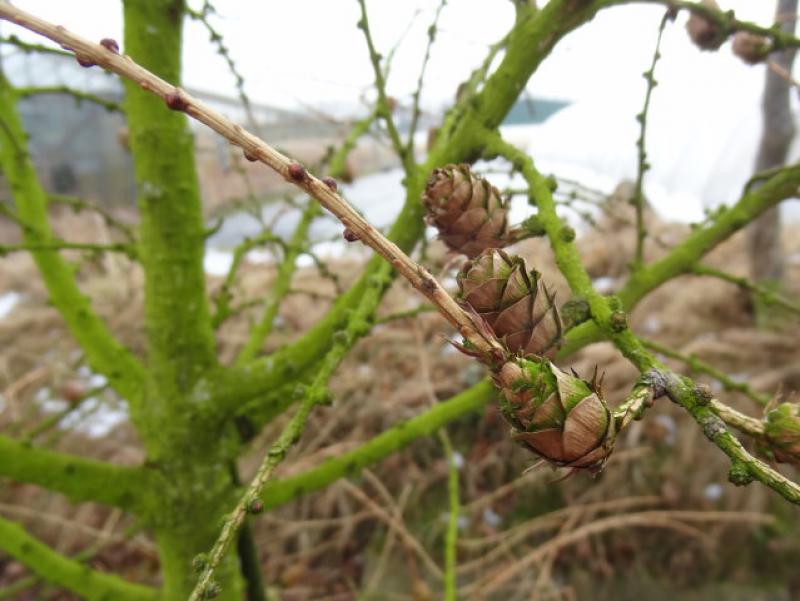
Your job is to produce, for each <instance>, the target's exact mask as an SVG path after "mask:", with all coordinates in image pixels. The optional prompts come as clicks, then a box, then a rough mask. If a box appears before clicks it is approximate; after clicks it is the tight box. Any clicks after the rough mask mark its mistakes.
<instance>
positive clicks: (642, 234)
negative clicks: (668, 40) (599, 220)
mask: <svg viewBox="0 0 800 601" xmlns="http://www.w3.org/2000/svg"><path fill="white" fill-rule="evenodd" d="M670 18H671V16H670V13H669V12H667V13H666V14H665V15H664V16H663V17H662V18H661V23H660V25H659V26H658V36H657V38H656V48H655V51H654V52H653V60H652V62H651V63H650V68H649V69H648V70H647V71H645V72H644V75H643V77H644V79H645V81H646V82H647V89H646V92H645V95H644V107H642V111H641V112H640V113H639V114H638V115H636V119H637V120H638V121H639V126H640V127H639V139H638V140H637V141H636V150H637V152H638V156H639V160H638V163H637V165H636V184H635V186H634V191H633V198H631V203H633V206H634V208H635V209H636V254H635V256H634V259H633V267H634V269H641V267H642V265H643V263H644V242H645V239H646V238H647V228H646V227H645V224H644V203H645V199H644V175H645V173H647V171H648V170H649V169H650V164H649V163H648V162H647V147H646V146H645V138H646V134H647V114H648V111H649V110H650V98H651V96H652V94H653V88H655V87H656V83H657V82H656V76H655V73H656V63H657V62H658V59H659V58H661V52H660V48H661V36H662V35H663V34H664V28H665V27H666V25H667V21H668V20H670Z"/></svg>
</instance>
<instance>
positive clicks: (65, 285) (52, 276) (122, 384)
mask: <svg viewBox="0 0 800 601" xmlns="http://www.w3.org/2000/svg"><path fill="white" fill-rule="evenodd" d="M26 139H27V137H26V135H25V130H24V128H23V126H22V121H21V119H20V117H19V113H18V111H17V108H16V103H15V97H14V93H13V89H12V88H11V86H10V84H9V83H8V81H6V79H5V78H4V77H3V75H2V74H1V73H0V168H2V171H3V172H4V173H5V176H6V179H7V181H8V183H9V185H10V187H11V192H12V195H13V198H14V202H15V204H16V209H17V215H18V216H19V218H20V219H21V220H22V222H24V223H26V224H28V225H29V226H30V227H28V228H23V239H24V242H25V244H26V245H29V246H33V247H36V246H37V245H50V244H53V242H54V237H53V233H52V230H51V228H50V222H49V219H48V215H47V196H46V194H45V191H44V190H43V189H42V186H41V184H40V183H39V179H38V177H37V175H36V171H35V169H34V166H33V162H32V161H31V158H30V155H29V153H28V150H27V148H26V146H25V140H26ZM32 255H33V259H34V261H35V262H36V266H37V267H38V268H39V272H40V273H41V275H42V279H43V280H44V283H45V286H47V291H48V293H49V294H50V300H51V302H52V303H53V305H54V306H55V307H56V309H57V310H58V311H59V313H60V314H61V316H62V318H63V319H64V321H65V322H66V324H67V327H68V328H69V331H70V333H71V334H72V335H73V337H74V338H75V340H77V342H78V344H79V345H80V346H81V348H82V349H83V350H84V352H85V353H86V356H87V358H88V361H89V364H90V365H91V367H92V369H93V370H94V371H96V372H98V373H100V374H103V375H104V376H106V377H107V378H108V379H109V382H110V383H111V385H112V386H113V387H114V389H115V390H117V392H119V393H120V395H122V396H123V397H125V398H126V399H128V400H129V401H130V402H131V404H132V406H135V404H136V403H137V402H138V401H139V400H140V399H141V398H142V395H143V392H142V383H143V381H144V378H145V371H144V368H143V367H142V365H141V364H140V363H139V361H138V360H137V359H136V358H135V357H134V356H133V354H132V353H131V352H130V351H129V350H128V349H127V348H125V347H124V346H122V345H121V344H120V343H119V342H118V341H117V340H116V339H115V338H114V336H113V335H112V334H111V332H110V331H109V330H108V328H107V326H106V325H105V323H103V321H102V320H101V319H100V318H99V317H98V316H97V315H96V314H95V312H94V311H93V310H92V307H91V303H90V302H89V299H88V298H87V297H86V296H85V295H84V294H83V293H82V292H81V290H80V289H79V288H78V285H77V283H76V281H75V275H74V271H73V269H72V267H71V266H70V265H69V264H68V263H67V262H66V261H64V259H63V258H61V257H60V256H59V255H58V253H57V252H54V251H51V250H34V251H33V253H32Z"/></svg>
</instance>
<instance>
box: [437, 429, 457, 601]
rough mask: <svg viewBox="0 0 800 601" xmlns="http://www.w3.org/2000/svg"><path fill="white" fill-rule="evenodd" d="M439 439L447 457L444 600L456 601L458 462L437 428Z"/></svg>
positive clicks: (448, 442)
mask: <svg viewBox="0 0 800 601" xmlns="http://www.w3.org/2000/svg"><path fill="white" fill-rule="evenodd" d="M439 439H440V440H441V442H442V446H443V447H444V453H445V457H446V458H447V497H448V502H449V511H448V515H447V532H446V535H445V543H444V598H445V601H456V597H457V592H458V586H457V583H456V561H457V555H456V551H457V544H458V515H459V513H460V511H461V501H460V499H459V493H458V464H457V463H456V456H455V452H454V451H453V445H452V444H451V442H450V437H449V436H448V435H447V430H446V429H445V428H442V429H441V430H439Z"/></svg>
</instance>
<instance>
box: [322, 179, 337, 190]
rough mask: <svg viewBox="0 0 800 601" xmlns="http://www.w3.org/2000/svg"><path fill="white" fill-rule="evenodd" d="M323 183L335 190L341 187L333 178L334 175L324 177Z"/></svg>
mask: <svg viewBox="0 0 800 601" xmlns="http://www.w3.org/2000/svg"><path fill="white" fill-rule="evenodd" d="M322 183H323V184H325V185H326V186H328V187H329V188H330V189H331V190H333V191H334V192H336V190H337V189H338V188H339V186H338V184H337V183H336V180H335V179H333V178H332V177H324V178H322Z"/></svg>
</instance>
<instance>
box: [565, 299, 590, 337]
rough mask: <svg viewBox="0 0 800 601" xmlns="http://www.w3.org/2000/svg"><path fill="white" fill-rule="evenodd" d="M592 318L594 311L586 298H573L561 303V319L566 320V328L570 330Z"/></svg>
mask: <svg viewBox="0 0 800 601" xmlns="http://www.w3.org/2000/svg"><path fill="white" fill-rule="evenodd" d="M591 318H592V311H591V309H590V308H589V303H588V301H587V300H586V299H585V298H571V299H569V300H568V301H567V302H565V303H564V304H563V305H561V319H562V321H563V322H564V329H567V330H569V329H570V328H574V327H575V326H577V325H578V324H581V323H583V322H584V321H589V320H590V319H591Z"/></svg>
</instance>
